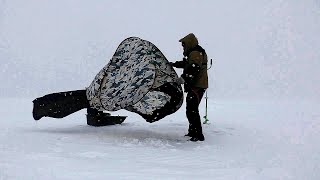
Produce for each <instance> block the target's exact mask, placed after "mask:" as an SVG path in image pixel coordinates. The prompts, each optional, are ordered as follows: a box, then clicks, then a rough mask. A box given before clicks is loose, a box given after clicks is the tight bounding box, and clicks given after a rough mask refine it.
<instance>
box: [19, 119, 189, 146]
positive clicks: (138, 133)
mask: <svg viewBox="0 0 320 180" xmlns="http://www.w3.org/2000/svg"><path fill="white" fill-rule="evenodd" d="M23 131H24V132H28V133H41V134H43V135H44V134H47V135H49V134H56V135H58V136H59V137H62V138H63V137H68V139H69V140H70V139H75V140H76V141H86V142H90V141H91V140H92V142H96V140H97V139H98V140H99V142H102V143H114V142H116V143H119V144H122V143H130V144H141V143H142V144H145V145H150V146H154V145H157V144H158V145H169V146H177V147H178V146H179V145H180V144H185V143H188V142H189V141H187V140H188V139H189V138H186V137H183V136H181V133H183V131H184V129H182V128H181V130H179V129H177V128H175V129H174V130H171V131H169V132H168V131H166V132H161V131H159V130H158V131H156V128H153V129H146V128H145V127H143V126H139V127H134V126H132V125H130V124H127V123H124V124H122V125H115V126H105V127H99V128H96V127H92V126H86V125H80V126H79V125H77V126H70V127H61V128H57V127H54V128H52V127H45V128H44V127H42V128H37V129H24V130H23ZM79 136H81V138H80V139H81V140H79ZM90 139H91V140H90Z"/></svg>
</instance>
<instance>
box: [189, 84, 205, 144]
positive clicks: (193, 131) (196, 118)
mask: <svg viewBox="0 0 320 180" xmlns="http://www.w3.org/2000/svg"><path fill="white" fill-rule="evenodd" d="M205 91H206V89H202V88H198V89H195V88H191V90H190V91H189V92H188V94H187V99H186V101H187V103H186V109H187V112H186V114H187V118H188V121H189V130H188V131H189V132H188V135H189V136H191V137H196V138H198V137H203V134H202V127H201V119H200V114H199V104H200V102H201V99H202V97H203V94H204V92H205Z"/></svg>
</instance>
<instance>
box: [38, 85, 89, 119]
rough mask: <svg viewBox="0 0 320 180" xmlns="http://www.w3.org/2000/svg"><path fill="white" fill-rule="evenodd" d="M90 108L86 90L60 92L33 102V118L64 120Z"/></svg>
mask: <svg viewBox="0 0 320 180" xmlns="http://www.w3.org/2000/svg"><path fill="white" fill-rule="evenodd" d="M88 107H90V105H89V101H88V100H87V96H86V90H76V91H67V92H59V93H52V94H48V95H45V96H43V97H39V98H37V99H35V100H33V112H32V113H33V118H34V119H35V120H39V119H41V118H42V117H53V118H63V117H66V116H68V115H70V114H72V113H74V112H77V111H79V110H81V109H84V108H88Z"/></svg>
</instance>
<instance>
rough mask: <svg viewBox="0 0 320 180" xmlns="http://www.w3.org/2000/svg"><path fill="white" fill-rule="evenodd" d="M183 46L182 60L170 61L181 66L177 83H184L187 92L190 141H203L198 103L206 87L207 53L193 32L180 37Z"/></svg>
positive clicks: (173, 64)
mask: <svg viewBox="0 0 320 180" xmlns="http://www.w3.org/2000/svg"><path fill="white" fill-rule="evenodd" d="M179 42H181V45H182V47H183V55H184V58H183V60H182V61H176V62H174V63H171V65H172V66H173V67H176V68H183V73H182V75H181V77H180V78H179V79H178V83H181V84H184V91H185V92H187V98H186V115H187V118H188V121H189V129H188V134H186V136H190V137H191V139H190V140H191V141H204V139H205V138H204V136H203V133H202V127H201V119H200V115H199V104H200V101H201V99H202V97H203V94H204V92H205V91H206V89H207V88H208V74H207V61H208V60H207V54H206V52H205V50H204V49H203V48H202V47H201V46H200V45H199V42H198V39H197V38H196V36H195V35H194V34H193V33H190V34H188V35H187V36H185V37H184V38H182V39H180V40H179Z"/></svg>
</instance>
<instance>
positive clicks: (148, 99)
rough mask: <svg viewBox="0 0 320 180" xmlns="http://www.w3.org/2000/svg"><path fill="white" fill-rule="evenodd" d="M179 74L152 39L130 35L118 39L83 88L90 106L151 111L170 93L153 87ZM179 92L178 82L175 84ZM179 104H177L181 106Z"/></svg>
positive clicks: (166, 100) (162, 104) (115, 109)
mask: <svg viewBox="0 0 320 180" xmlns="http://www.w3.org/2000/svg"><path fill="white" fill-rule="evenodd" d="M177 78H178V76H177V74H176V72H175V71H174V69H173V68H172V66H170V64H169V62H168V60H167V59H166V58H165V56H164V55H163V54H162V53H161V51H160V50H159V49H158V48H157V47H156V46H155V45H153V44H152V43H151V42H149V41H146V40H142V39H140V38H138V37H130V38H127V39H125V40H124V41H122V42H121V43H120V45H119V46H118V48H117V50H116V52H115V53H114V55H113V57H112V58H111V60H110V61H109V63H108V64H107V65H106V66H105V67H103V68H102V69H101V70H100V72H99V73H98V74H97V75H96V77H95V78H94V80H93V82H92V83H91V85H90V86H89V87H88V88H87V89H86V95H87V99H88V100H89V103H90V106H91V107H93V108H95V109H98V110H102V111H103V110H107V111H117V110H119V109H127V110H129V111H132V112H140V113H142V114H152V112H153V111H154V110H155V109H159V108H161V107H163V106H164V105H165V104H166V103H167V102H169V101H170V99H171V97H170V96H169V95H168V94H165V93H163V92H160V91H155V90H154V89H155V88H157V87H160V86H161V85H163V84H164V83H167V82H172V83H173V82H175V81H176V79H177ZM175 86H176V87H177V89H178V90H179V91H181V92H182V88H181V86H178V85H175ZM182 102H183V98H182V99H181V102H180V104H179V105H178V106H177V107H176V108H177V109H179V108H180V106H181V105H182Z"/></svg>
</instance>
